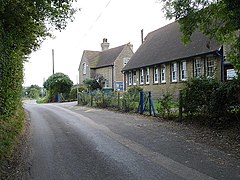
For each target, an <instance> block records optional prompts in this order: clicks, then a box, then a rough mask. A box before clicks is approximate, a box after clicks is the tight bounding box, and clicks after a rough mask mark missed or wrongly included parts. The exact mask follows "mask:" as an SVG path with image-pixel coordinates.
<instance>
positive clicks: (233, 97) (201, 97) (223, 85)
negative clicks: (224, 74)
mask: <svg viewBox="0 0 240 180" xmlns="http://www.w3.org/2000/svg"><path fill="white" fill-rule="evenodd" d="M239 105H240V81H239V80H233V81H229V82H219V81H216V80H212V79H207V78H201V79H200V78H199V79H192V80H188V81H187V82H186V87H185V88H184V89H183V108H184V112H185V113H187V115H188V116H189V117H205V118H204V119H205V122H204V123H206V124H210V125H216V124H226V123H227V122H229V120H231V121H233V120H234V119H236V117H239V115H240V109H239Z"/></svg>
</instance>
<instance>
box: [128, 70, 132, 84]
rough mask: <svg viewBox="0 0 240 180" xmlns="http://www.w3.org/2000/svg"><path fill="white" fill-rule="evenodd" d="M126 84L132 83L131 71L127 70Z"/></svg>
mask: <svg viewBox="0 0 240 180" xmlns="http://www.w3.org/2000/svg"><path fill="white" fill-rule="evenodd" d="M128 85H132V71H129V72H128Z"/></svg>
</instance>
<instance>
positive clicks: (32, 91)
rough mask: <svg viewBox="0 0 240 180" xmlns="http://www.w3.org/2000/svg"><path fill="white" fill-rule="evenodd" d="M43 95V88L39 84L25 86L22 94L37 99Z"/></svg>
mask: <svg viewBox="0 0 240 180" xmlns="http://www.w3.org/2000/svg"><path fill="white" fill-rule="evenodd" d="M40 95H41V88H40V87H39V86H38V85H31V86H29V87H27V88H23V92H22V96H23V97H28V98H32V99H37V98H38V97H39V96H40Z"/></svg>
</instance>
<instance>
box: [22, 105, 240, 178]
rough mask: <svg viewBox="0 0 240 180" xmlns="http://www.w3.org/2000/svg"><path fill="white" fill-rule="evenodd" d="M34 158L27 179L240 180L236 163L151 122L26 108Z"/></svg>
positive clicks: (82, 110)
mask: <svg viewBox="0 0 240 180" xmlns="http://www.w3.org/2000/svg"><path fill="white" fill-rule="evenodd" d="M24 106H25V108H26V110H27V111H28V112H29V115H30V123H31V140H30V144H31V154H30V156H31V157H30V162H29V163H28V164H29V174H28V175H27V176H26V177H25V178H24V179H34V180H35V179H36V180H37V179H39V180H40V179H41V180H45V179H46V180H48V179H56V180H61V179H67V180H70V179H74V180H75V179H83V180H88V179H90V180H91V179H99V180H105V179H111V180H112V179H114V180H118V179H124V180H127V179H142V180H152V179H166V180H167V179H171V180H174V179H194V180H197V179H201V180H203V179H207V180H208V179H209V180H210V179H240V175H239V174H240V166H239V163H238V161H236V160H235V159H232V158H231V157H229V156H228V155H227V154H225V153H224V152H221V151H219V150H216V149H214V148H212V147H209V146H207V145H204V144H200V143H196V142H194V141H192V140H189V139H188V136H187V132H186V131H184V130H182V131H181V130H180V129H179V128H177V129H175V128H174V127H172V126H170V125H168V124H165V123H164V122H158V121H156V120H153V119H151V118H149V117H144V116H138V115H131V114H130V115H129V114H124V113H117V112H113V111H106V110H100V109H91V108H86V107H79V106H75V103H63V104H35V103H32V102H26V103H25V105H24Z"/></svg>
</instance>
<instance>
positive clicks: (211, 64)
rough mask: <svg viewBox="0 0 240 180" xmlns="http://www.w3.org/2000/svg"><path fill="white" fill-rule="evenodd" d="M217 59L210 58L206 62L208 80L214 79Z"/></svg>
mask: <svg viewBox="0 0 240 180" xmlns="http://www.w3.org/2000/svg"><path fill="white" fill-rule="evenodd" d="M215 62H216V58H214V57H208V58H207V60H206V75H207V77H208V78H212V77H214V74H215Z"/></svg>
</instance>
